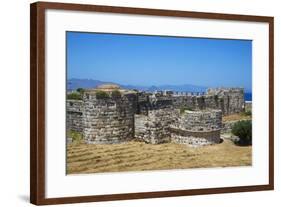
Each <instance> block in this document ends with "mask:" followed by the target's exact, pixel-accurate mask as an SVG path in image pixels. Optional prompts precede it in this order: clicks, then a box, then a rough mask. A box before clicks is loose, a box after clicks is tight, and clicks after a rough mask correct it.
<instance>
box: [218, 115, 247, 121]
mask: <svg viewBox="0 0 281 207" xmlns="http://www.w3.org/2000/svg"><path fill="white" fill-rule="evenodd" d="M251 119H252V116H251V115H247V114H244V113H237V114H230V115H226V116H223V117H222V121H223V122H227V121H239V120H251Z"/></svg>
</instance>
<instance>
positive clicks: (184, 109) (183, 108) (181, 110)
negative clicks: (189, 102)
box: [180, 106, 193, 114]
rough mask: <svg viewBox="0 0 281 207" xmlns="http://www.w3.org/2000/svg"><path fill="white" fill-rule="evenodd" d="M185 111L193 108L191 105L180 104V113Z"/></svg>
mask: <svg viewBox="0 0 281 207" xmlns="http://www.w3.org/2000/svg"><path fill="white" fill-rule="evenodd" d="M185 111H193V109H192V108H191V107H187V106H182V107H181V108H180V114H183V113H184V112H185Z"/></svg>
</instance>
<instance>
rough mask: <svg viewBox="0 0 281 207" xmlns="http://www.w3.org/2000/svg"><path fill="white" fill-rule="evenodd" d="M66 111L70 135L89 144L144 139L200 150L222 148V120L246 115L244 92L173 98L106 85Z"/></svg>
mask: <svg viewBox="0 0 281 207" xmlns="http://www.w3.org/2000/svg"><path fill="white" fill-rule="evenodd" d="M246 106H247V105H246ZM66 110H67V112H66V116H67V117H66V120H67V123H66V127H67V130H68V131H76V132H80V133H82V134H83V139H84V141H85V142H86V143H93V144H113V143H120V142H126V141H129V140H132V139H139V140H142V141H145V142H147V143H152V144H159V143H164V142H170V141H172V142H175V143H181V144H188V145H191V146H198V145H208V144H215V143H219V142H220V132H221V128H222V114H223V115H226V114H232V113H239V112H242V111H244V110H245V101H244V90H243V89H242V88H216V89H208V91H207V93H206V94H202V93H200V94H194V93H175V94H173V92H172V91H168V92H167V91H166V92H161V91H160V92H157V93H149V92H139V91H134V90H125V89H121V88H120V87H119V86H118V85H114V84H105V85H101V86H99V87H97V88H95V89H90V90H86V91H85V92H84V93H83V98H82V100H67V102H66ZM183 111H184V113H182V112H183Z"/></svg>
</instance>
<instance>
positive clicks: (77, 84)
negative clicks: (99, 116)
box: [67, 78, 207, 92]
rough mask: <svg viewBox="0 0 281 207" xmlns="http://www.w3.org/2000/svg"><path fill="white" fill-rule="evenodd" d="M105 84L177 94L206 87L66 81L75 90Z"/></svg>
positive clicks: (80, 80) (69, 87)
mask: <svg viewBox="0 0 281 207" xmlns="http://www.w3.org/2000/svg"><path fill="white" fill-rule="evenodd" d="M105 83H113V84H118V85H120V86H121V87H122V88H126V89H137V90H142V91H156V90H171V91H178V92H184V91H188V92H205V91H206V90H207V87H205V86H197V85H191V84H184V85H159V86H155V85H151V86H138V85H122V84H119V83H114V82H106V81H100V80H93V79H74V78H72V79H69V80H67V89H68V90H76V89H77V88H95V87H97V86H98V85H101V84H105Z"/></svg>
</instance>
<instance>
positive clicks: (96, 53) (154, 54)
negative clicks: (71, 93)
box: [66, 32, 252, 91]
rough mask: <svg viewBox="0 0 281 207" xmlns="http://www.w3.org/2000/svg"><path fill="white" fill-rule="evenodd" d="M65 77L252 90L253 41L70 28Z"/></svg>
mask: <svg viewBox="0 0 281 207" xmlns="http://www.w3.org/2000/svg"><path fill="white" fill-rule="evenodd" d="M66 35H67V48H66V49H67V79H68V80H69V79H92V80H99V81H105V82H115V83H119V84H123V85H139V86H153V85H155V86H160V85H185V84H188V85H195V86H204V87H243V88H245V90H247V91H251V90H252V41H251V40H225V39H206V38H189V37H184V38H182V37H163V36H144V35H123V34H100V33H81V32H67V33H66Z"/></svg>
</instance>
